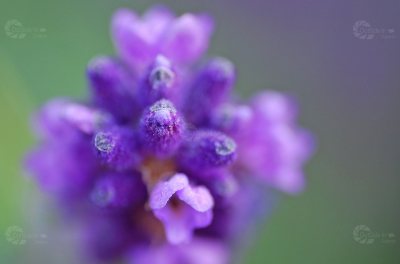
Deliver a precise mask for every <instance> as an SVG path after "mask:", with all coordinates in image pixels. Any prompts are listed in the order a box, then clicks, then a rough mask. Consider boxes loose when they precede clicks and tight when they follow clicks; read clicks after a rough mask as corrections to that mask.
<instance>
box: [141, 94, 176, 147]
mask: <svg viewBox="0 0 400 264" xmlns="http://www.w3.org/2000/svg"><path fill="white" fill-rule="evenodd" d="M140 129H141V134H142V137H143V140H144V142H145V143H146V145H145V146H144V147H145V148H146V149H147V150H149V151H150V152H152V153H153V154H156V155H157V154H158V155H168V154H170V153H171V152H173V151H174V150H175V149H176V148H177V147H178V145H179V143H180V141H181V138H182V134H183V131H184V124H183V120H182V119H181V117H180V115H179V113H178V112H177V110H176V109H175V107H174V105H173V104H172V103H171V102H170V101H169V100H166V99H162V100H159V101H157V102H156V103H154V104H153V105H152V106H150V108H148V110H147V111H145V113H144V115H143V116H142V119H141V125H140Z"/></svg>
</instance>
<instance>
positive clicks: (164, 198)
mask: <svg viewBox="0 0 400 264" xmlns="http://www.w3.org/2000/svg"><path fill="white" fill-rule="evenodd" d="M149 205H150V208H151V209H152V210H153V212H154V214H155V216H156V217H157V218H158V219H160V220H161V221H162V222H163V224H164V226H165V229H166V235H167V239H168V241H169V242H171V243H173V244H177V243H181V242H188V241H190V238H191V237H192V232H193V229H195V228H201V227H206V226H208V225H209V224H210V223H211V220H212V207H213V206H214V200H213V198H212V196H211V194H210V192H209V191H208V190H207V188H205V187H203V186H198V187H192V186H190V184H189V180H188V178H187V177H186V176H185V175H184V174H176V175H174V176H173V177H172V178H171V179H169V180H168V181H162V182H160V183H158V184H157V185H156V186H155V187H154V189H153V190H152V192H151V194H150V201H149Z"/></svg>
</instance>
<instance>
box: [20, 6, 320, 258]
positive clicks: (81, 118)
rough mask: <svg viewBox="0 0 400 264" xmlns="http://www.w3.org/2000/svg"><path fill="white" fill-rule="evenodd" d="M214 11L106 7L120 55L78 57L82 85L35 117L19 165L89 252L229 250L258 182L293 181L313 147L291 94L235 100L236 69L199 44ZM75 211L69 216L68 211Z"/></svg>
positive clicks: (176, 254) (177, 254) (252, 214)
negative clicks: (83, 92)
mask: <svg viewBox="0 0 400 264" xmlns="http://www.w3.org/2000/svg"><path fill="white" fill-rule="evenodd" d="M212 32H213V22H212V20H211V18H210V17H208V16H206V15H197V14H185V15H182V16H180V17H175V16H174V15H173V14H172V13H171V12H170V11H169V10H168V9H166V8H164V7H156V8H153V9H151V10H149V11H148V12H146V13H145V14H144V15H143V16H142V17H140V16H138V15H136V14H135V13H133V12H132V11H130V10H127V9H122V10H119V11H117V12H116V13H115V15H114V17H113V19H112V37H113V40H114V44H115V47H116V49H117V53H118V57H105V56H102V57H98V58H95V59H94V60H92V61H91V62H90V63H89V65H88V68H87V78H88V86H89V89H90V91H91V97H90V98H89V99H88V100H87V101H85V102H84V103H76V102H74V101H72V100H69V99H56V100H53V101H51V102H49V103H48V104H46V105H45V106H44V107H43V109H42V110H40V111H39V113H38V114H37V116H36V117H35V119H34V126H35V128H36V131H37V134H38V136H39V137H40V139H41V142H40V144H39V146H38V147H37V148H36V149H35V150H34V151H32V152H31V153H29V155H28V157H27V159H26V165H27V168H28V170H29V171H30V172H31V174H32V175H33V177H34V179H35V180H36V181H37V182H38V184H39V185H40V186H41V188H42V189H43V191H44V192H47V193H48V194H50V195H51V197H53V199H54V200H55V201H56V202H57V203H58V204H59V208H61V209H65V208H68V212H69V214H68V217H70V218H73V219H74V221H75V222H78V223H80V226H81V230H82V234H83V235H82V238H83V239H82V241H81V242H82V243H83V244H84V245H86V246H85V247H84V248H85V253H86V255H88V256H91V257H92V258H95V259H96V260H102V261H113V260H116V259H125V260H126V261H127V262H129V263H131V262H133V263H139V264H140V263H156V264H168V263H178V264H179V263H191V264H197V263H209V264H224V263H229V262H231V258H232V255H233V250H234V249H235V248H236V247H237V246H238V245H240V243H239V242H240V240H241V239H240V238H241V237H243V234H244V233H246V230H248V229H249V228H250V227H251V226H252V225H253V224H254V219H257V217H259V216H260V212H262V211H264V210H265V209H264V208H265V200H263V199H262V197H264V195H265V194H266V193H267V192H268V189H266V188H261V187H260V180H261V182H262V183H264V185H265V186H267V187H273V188H278V189H280V190H283V191H285V192H288V193H298V192H300V191H301V190H303V188H304V186H305V179H304V176H303V170H302V166H303V165H304V163H305V162H306V161H307V160H308V159H309V157H310V156H311V154H312V150H313V140H312V136H311V135H310V133H309V132H307V131H305V130H303V129H301V128H299V127H298V125H297V123H296V121H297V111H298V110H297V107H296V105H295V103H294V101H293V99H291V98H290V97H288V96H286V95H284V94H280V93H277V92H272V91H267V92H262V93H260V94H258V95H256V96H255V97H254V98H253V99H251V100H250V102H249V103H246V102H245V101H238V100H235V101H233V100H231V98H232V96H231V94H232V90H233V87H234V84H235V78H236V70H235V67H234V65H233V63H232V62H230V61H229V60H227V59H224V58H213V59H210V60H208V61H207V62H206V63H205V64H204V65H202V66H201V65H200V66H199V65H198V64H195V62H197V61H198V59H200V58H201V57H202V56H203V55H204V52H205V51H206V49H207V47H208V44H209V38H210V36H211V34H212ZM70 218H67V219H66V220H67V221H68V220H69V219H70Z"/></svg>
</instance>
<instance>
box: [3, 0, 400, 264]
mask: <svg viewBox="0 0 400 264" xmlns="http://www.w3.org/2000/svg"><path fill="white" fill-rule="evenodd" d="M154 3H157V2H156V1H149V0H146V1H145V0H135V1H131V0H129V1H128V0H127V1H123V0H113V1H112V0H96V1H95V0H91V1H89V0H85V1H79V0H70V1H53V0H36V1H30V0H0V18H1V19H0V24H1V28H0V31H1V32H0V120H1V123H0V124H1V125H0V133H1V134H0V135H1V136H0V263H36V262H37V260H36V259H35V258H36V257H35V255H34V254H33V255H32V254H31V253H30V252H36V254H38V255H45V254H50V253H51V252H50V251H53V250H55V251H57V252H58V251H60V252H66V251H68V249H67V248H60V247H57V243H56V241H54V240H52V233H51V232H52V231H49V230H48V229H46V227H41V225H40V221H39V224H38V223H36V222H38V220H37V219H36V218H38V215H39V216H41V215H51V214H50V213H49V212H48V211H46V210H49V209H44V208H43V205H41V204H43V202H42V201H43V200H46V199H45V198H43V197H40V194H39V193H38V190H37V189H36V186H35V184H34V183H33V182H31V181H30V180H29V178H27V177H25V176H24V173H23V172H22V169H21V159H22V157H23V155H24V153H25V152H26V150H27V149H29V148H31V147H32V146H33V145H34V142H35V140H34V138H33V136H32V135H31V132H30V128H29V118H30V115H31V113H32V111H34V110H35V109H37V108H38V107H39V106H40V105H41V104H42V103H44V102H45V101H46V100H48V99H50V98H52V97H55V96H72V97H83V96H85V95H86V93H87V92H86V88H85V86H86V82H85V78H84V69H85V66H86V64H87V63H88V61H89V60H90V59H91V58H92V57H94V56H96V55H99V54H113V52H114V51H113V47H112V43H111V40H110V36H109V21H110V16H111V14H112V13H113V11H115V10H116V9H117V8H118V7H124V6H125V7H131V8H133V9H135V10H137V11H139V12H142V11H144V10H145V9H147V8H148V7H150V6H151V5H152V4H154ZM163 3H165V4H166V5H168V6H170V7H171V8H172V9H173V10H175V11H176V12H177V13H183V12H187V11H193V12H196V11H201V12H202V11H205V12H208V13H210V14H211V15H212V16H214V17H215V20H216V32H215V35H214V38H213V41H212V44H211V48H210V51H209V55H221V56H226V57H228V58H230V59H231V60H232V61H233V62H234V63H235V64H236V66H237V68H238V71H239V78H238V83H237V86H236V91H237V93H238V94H240V95H242V96H243V97H248V96H250V95H251V94H253V93H254V92H256V91H258V90H260V89H264V88H270V89H276V90H279V91H284V92H289V93H291V94H294V95H295V96H296V97H297V98H298V100H299V103H300V105H301V124H302V125H303V126H304V127H307V128H310V130H312V131H313V132H314V133H315V134H316V135H317V137H318V145H319V148H318V152H317V154H316V156H315V157H314V158H313V159H312V161H311V162H310V163H309V164H308V166H307V168H306V170H307V174H308V187H307V190H306V191H305V192H304V193H303V194H301V195H299V196H297V197H290V196H285V197H283V199H281V201H280V204H279V205H278V206H277V208H276V209H275V211H274V213H273V214H272V215H271V216H270V217H269V219H268V221H267V223H264V224H262V225H261V226H260V227H259V229H258V232H257V234H258V236H257V237H256V239H255V240H254V241H252V242H251V244H250V245H249V247H248V250H247V251H246V253H245V258H244V260H243V262H244V263H260V264H261V263H280V264H285V263H363V264H368V263H371V264H372V263H385V264H386V263H387V264H396V263H400V250H399V248H400V247H399V245H400V225H399V223H400V221H399V220H400V206H399V201H400V162H399V157H400V155H399V154H400V153H399V152H400V151H399V150H400V140H399V138H398V136H399V135H400V123H399V121H400V118H399V114H400V112H399V110H400V104H399V99H400V16H399V13H400V1H398V0H385V1H379V0H375V1H371V0H364V1H361V0H358V1H357V0H352V1H349V0H335V1H334V0H325V1H317V0H303V1H289V0H279V1H278V0H275V1H270V0H251V1H239V0H223V1H222V0H220V1H212V0H203V1H197V0H191V1H176V0H175V1H173V0H170V1H164V2H163ZM10 21H11V22H10ZM16 21H17V22H19V23H21V24H22V26H23V27H24V28H26V29H29V31H30V32H28V33H26V34H16V35H15V34H9V32H7V29H6V27H7V23H16ZM366 23H367V24H366ZM366 28H367V29H369V30H365V29H366ZM41 217H42V216H41ZM50 217H51V216H50ZM38 219H40V218H38ZM32 226H35V228H32ZM360 226H361V227H360ZM363 226H366V227H368V228H369V229H370V230H371V231H372V232H373V234H374V241H373V243H363V242H365V241H356V240H355V237H354V235H353V231H354V230H355V229H357V228H358V229H360V228H361V229H363V228H365V227H363ZM10 227H12V228H20V229H22V231H23V232H24V234H25V239H26V241H25V243H21V244H22V245H15V244H13V243H10V241H8V240H7V239H6V231H7V230H8V229H9V228H10ZM60 254H61V253H60ZM60 256H61V255H60ZM37 258H38V259H40V256H37ZM70 263H73V262H72V261H71V262H70Z"/></svg>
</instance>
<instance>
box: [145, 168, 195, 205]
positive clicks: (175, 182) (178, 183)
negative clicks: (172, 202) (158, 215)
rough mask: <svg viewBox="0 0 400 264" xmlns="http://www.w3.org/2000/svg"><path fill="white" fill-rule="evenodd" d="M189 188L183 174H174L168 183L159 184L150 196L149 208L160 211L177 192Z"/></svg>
mask: <svg viewBox="0 0 400 264" xmlns="http://www.w3.org/2000/svg"><path fill="white" fill-rule="evenodd" d="M187 186H189V180H188V178H187V177H186V175H184V174H176V175H174V176H173V177H172V178H171V179H169V180H168V181H165V182H164V181H162V182H159V183H158V184H157V185H156V186H155V187H154V189H153V191H152V192H151V195H150V202H149V205H150V208H152V209H160V208H162V207H164V206H165V205H166V204H167V202H168V201H169V199H170V198H171V197H172V195H174V194H175V193H176V192H177V191H179V190H182V189H184V188H186V187H187Z"/></svg>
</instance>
